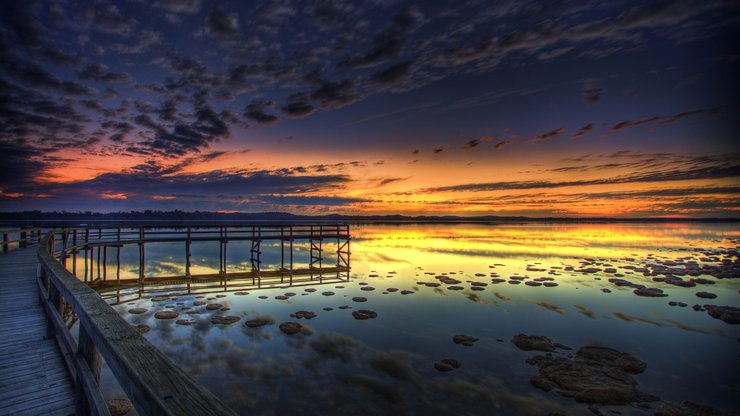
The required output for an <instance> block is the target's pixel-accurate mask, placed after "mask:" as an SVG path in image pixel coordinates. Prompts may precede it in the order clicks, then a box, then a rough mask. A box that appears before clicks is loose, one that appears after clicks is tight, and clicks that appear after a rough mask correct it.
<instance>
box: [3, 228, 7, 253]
mask: <svg viewBox="0 0 740 416" xmlns="http://www.w3.org/2000/svg"><path fill="white" fill-rule="evenodd" d="M7 252H8V233H3V253H7Z"/></svg>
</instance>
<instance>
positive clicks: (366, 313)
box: [352, 309, 378, 321]
mask: <svg viewBox="0 0 740 416" xmlns="http://www.w3.org/2000/svg"><path fill="white" fill-rule="evenodd" d="M352 316H354V317H355V319H358V320H361V321H364V320H366V319H374V318H377V317H378V313H377V312H375V311H371V310H367V309H358V310H356V311H353V312H352Z"/></svg>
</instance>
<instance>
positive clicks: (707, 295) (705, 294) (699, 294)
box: [696, 292, 717, 299]
mask: <svg viewBox="0 0 740 416" xmlns="http://www.w3.org/2000/svg"><path fill="white" fill-rule="evenodd" d="M696 296H697V297H700V298H702V299H715V298H716V297H717V295H716V294H714V293H710V292H696Z"/></svg>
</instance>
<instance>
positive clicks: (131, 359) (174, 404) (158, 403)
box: [38, 239, 235, 415]
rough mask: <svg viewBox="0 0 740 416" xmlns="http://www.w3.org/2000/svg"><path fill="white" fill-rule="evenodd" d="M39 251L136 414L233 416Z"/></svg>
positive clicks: (45, 245) (43, 248)
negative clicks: (134, 408) (136, 411)
mask: <svg viewBox="0 0 740 416" xmlns="http://www.w3.org/2000/svg"><path fill="white" fill-rule="evenodd" d="M48 244H49V241H48V239H45V240H44V241H43V242H42V244H41V245H40V246H39V249H38V256H39V259H40V261H41V264H42V267H43V269H44V271H45V272H46V275H47V276H48V277H49V278H50V279H51V281H52V282H53V284H54V285H55V286H56V287H57V288H58V289H59V290H60V291H61V293H62V296H64V298H65V300H66V301H67V302H68V303H69V304H71V305H72V308H73V309H74V310H75V311H76V312H77V316H78V317H79V319H80V325H81V327H82V328H84V329H85V331H87V333H88V334H90V339H91V340H93V342H94V343H95V346H96V347H97V349H98V351H99V352H100V354H101V355H102V356H103V358H104V359H105V361H106V363H107V364H108V366H109V367H110V369H111V371H112V372H113V374H114V375H115V376H116V378H117V379H118V382H119V384H120V385H121V387H122V388H123V390H124V391H125V392H126V393H127V395H128V396H129V398H130V399H131V401H132V402H133V403H134V406H135V407H136V409H137V410H138V411H139V413H140V414H164V415H167V414H181V415H234V414H235V413H234V412H233V410H231V409H229V408H228V407H227V406H226V405H225V404H224V403H223V402H222V401H221V400H220V399H218V398H217V397H216V396H214V395H213V394H212V393H210V392H208V391H207V390H206V389H204V388H203V387H202V386H200V385H199V384H197V383H196V382H195V381H194V380H193V379H192V378H191V377H190V376H189V375H188V374H186V373H185V372H184V371H183V370H182V369H180V368H179V367H177V366H176V365H175V364H174V363H173V362H172V361H171V360H170V359H169V358H168V357H166V356H165V355H164V354H162V353H161V352H160V351H159V350H157V349H156V348H155V347H154V346H153V345H152V344H151V343H150V342H149V341H147V340H146V338H144V337H143V336H141V334H139V332H138V331H137V330H136V329H135V328H133V327H132V326H131V325H130V324H129V323H128V322H126V321H125V320H124V319H123V318H122V317H121V316H120V315H118V313H117V312H116V311H115V310H113V308H111V307H110V306H109V305H108V304H107V303H106V302H105V301H104V300H103V299H102V298H101V297H100V296H99V295H98V294H97V293H96V292H95V291H94V290H92V289H91V288H89V287H88V286H87V285H85V284H84V283H82V282H80V281H79V280H78V279H77V278H76V277H74V276H72V274H71V273H69V272H68V271H67V270H66V269H64V268H63V267H62V265H61V264H59V263H57V262H56V261H55V260H54V259H53V258H52V256H51V255H50V254H49V252H48Z"/></svg>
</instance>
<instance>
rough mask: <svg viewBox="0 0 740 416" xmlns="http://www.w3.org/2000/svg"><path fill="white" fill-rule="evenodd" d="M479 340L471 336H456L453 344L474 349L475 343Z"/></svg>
mask: <svg viewBox="0 0 740 416" xmlns="http://www.w3.org/2000/svg"><path fill="white" fill-rule="evenodd" d="M477 341H478V338H476V337H471V336H470V335H455V336H453V337H452V342H454V343H455V344H460V345H464V346H466V347H472V346H473V343H475V342H477Z"/></svg>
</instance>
